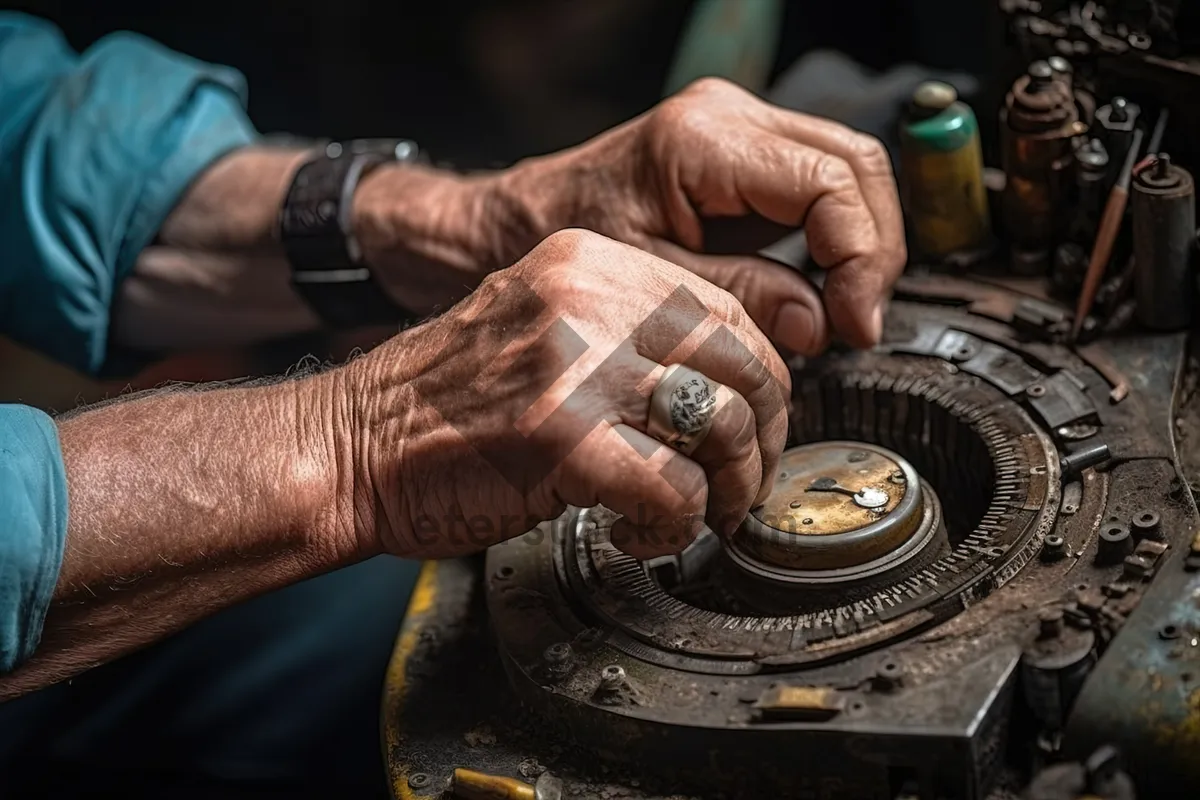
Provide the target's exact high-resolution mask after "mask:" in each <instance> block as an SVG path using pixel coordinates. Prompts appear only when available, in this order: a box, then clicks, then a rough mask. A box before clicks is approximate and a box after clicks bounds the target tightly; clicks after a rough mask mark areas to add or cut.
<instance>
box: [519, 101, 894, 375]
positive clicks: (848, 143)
mask: <svg viewBox="0 0 1200 800" xmlns="http://www.w3.org/2000/svg"><path fill="white" fill-rule="evenodd" d="M505 181H506V184H507V187H508V191H509V193H510V195H511V196H513V197H516V198H518V200H519V202H520V203H522V204H524V205H525V206H528V207H529V208H531V209H533V211H532V212H531V215H532V219H533V222H532V223H531V227H532V228H534V229H537V230H543V231H545V230H554V229H556V228H558V227H567V226H579V227H586V228H590V229H592V230H596V231H599V232H601V233H604V234H605V235H607V236H611V237H613V238H615V239H618V240H621V241H624V242H628V243H630V244H633V245H636V246H638V247H641V248H643V249H645V250H648V251H649V252H652V253H655V254H657V255H660V256H662V257H664V258H667V259H670V260H672V261H674V262H675V263H677V264H680V265H683V266H685V267H687V268H688V269H689V270H691V271H692V272H694V273H696V274H697V275H700V276H702V277H704V278H706V279H708V280H710V281H712V282H713V283H715V284H717V285H719V286H721V287H723V288H725V289H727V290H728V291H730V292H731V293H732V294H733V295H735V296H736V297H737V298H738V299H739V300H740V301H741V302H742V304H743V305H744V306H745V308H746V310H747V311H749V313H750V315H751V316H752V317H753V318H754V320H755V321H756V322H757V323H758V325H759V326H760V327H761V328H762V329H763V330H764V331H766V332H767V333H768V334H769V335H770V336H771V337H772V338H773V339H774V340H775V341H776V342H777V343H779V344H781V345H782V346H784V347H786V348H788V349H790V350H793V351H795V352H798V353H801V354H805V355H814V354H816V353H817V352H819V351H821V350H822V349H824V348H825V347H826V345H827V344H828V343H829V338H830V334H831V333H836V334H838V335H840V336H841V338H842V339H844V340H845V341H846V342H848V343H849V344H851V345H854V346H857V347H866V346H870V345H873V344H875V343H876V342H877V341H878V340H879V336H880V333H881V329H882V315H883V308H884V304H885V302H886V298H887V295H888V291H889V289H890V287H891V285H892V284H893V283H894V282H895V280H896V278H897V277H898V276H899V274H900V271H901V270H902V269H903V266H904V263H905V259H906V252H905V244H904V230H903V221H902V216H901V211H900V202H899V199H898V196H897V192H896V187H895V181H894V179H893V177H892V170H891V162H890V161H889V159H888V156H887V153H886V151H885V150H884V148H883V146H882V145H881V144H880V143H879V142H878V141H877V140H876V139H873V138H871V137H869V136H866V135H864V134H861V133H857V132H855V131H853V130H851V129H849V128H847V127H845V126H843V125H840V124H838V123H835V122H831V121H829V120H824V119H818V118H815V117H811V116H807V115H804V114H798V113H795V112H791V111H786V110H783V109H780V108H777V107H774V106H771V105H769V104H767V103H765V102H763V101H761V100H759V99H757V98H756V97H754V96H753V95H751V94H749V93H747V92H745V91H743V90H742V89H740V88H738V87H736V86H734V85H733V84H730V83H727V82H725V81H721V80H717V79H705V80H702V81H699V82H697V83H695V84H693V85H692V86H690V87H688V88H687V89H685V90H684V91H683V92H681V93H679V94H678V95H676V96H674V97H671V98H669V99H667V100H665V101H664V102H662V103H660V104H659V105H658V106H656V107H655V108H654V109H652V110H651V111H649V112H648V113H646V114H644V115H642V116H641V117H638V118H637V119H635V120H633V121H631V122H629V123H627V124H625V125H623V126H621V127H619V128H616V129H614V130H611V131H609V132H607V133H605V134H603V135H601V136H599V137H597V138H596V139H593V140H592V141H589V142H587V143H585V144H583V145H581V146H580V147H577V148H575V149H573V150H569V151H566V152H563V153H560V154H556V155H552V156H547V157H543V158H538V159H532V160H530V161H527V162H522V163H521V164H519V165H517V166H516V167H514V168H513V169H512V170H511V171H510V174H508V175H507V176H506V177H505ZM752 214H753V215H758V216H760V217H763V218H766V219H767V220H770V221H772V222H775V223H779V224H781V225H786V226H804V227H805V229H806V231H807V235H808V243H809V248H810V251H811V253H812V257H813V259H814V260H815V261H816V262H817V263H818V264H820V265H821V266H822V267H825V268H827V269H828V270H829V273H828V276H827V279H826V281H825V284H824V289H823V295H822V294H821V293H818V291H817V290H816V289H815V288H814V287H813V286H812V284H811V283H809V282H808V281H807V280H805V279H804V278H802V277H801V276H800V275H798V274H796V273H795V272H794V271H792V270H790V269H787V268H786V267H783V266H780V265H778V264H775V263H773V262H769V261H766V260H764V259H761V258H756V257H753V256H717V255H705V254H704V251H705V242H704V237H703V234H702V225H701V220H702V218H711V217H740V216H744V215H752ZM763 244H766V243H765V242H764V243H763Z"/></svg>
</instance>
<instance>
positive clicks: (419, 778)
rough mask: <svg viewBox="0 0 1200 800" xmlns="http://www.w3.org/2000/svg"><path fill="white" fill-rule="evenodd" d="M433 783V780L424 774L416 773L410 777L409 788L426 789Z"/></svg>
mask: <svg viewBox="0 0 1200 800" xmlns="http://www.w3.org/2000/svg"><path fill="white" fill-rule="evenodd" d="M431 783H433V778H431V777H430V776H429V775H428V774H427V773H424V772H414V773H413V774H412V775H409V776H408V788H410V789H426V788H428V787H429V784H431Z"/></svg>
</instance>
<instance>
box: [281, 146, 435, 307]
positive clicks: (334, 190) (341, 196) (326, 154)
mask: <svg viewBox="0 0 1200 800" xmlns="http://www.w3.org/2000/svg"><path fill="white" fill-rule="evenodd" d="M416 150H417V148H416V146H415V145H414V144H413V143H412V142H408V141H407V140H384V141H378V140H358V141H352V142H333V143H331V144H328V145H326V146H325V147H324V148H323V150H321V151H320V152H319V153H318V154H317V156H316V157H315V158H314V159H312V160H311V161H308V162H307V163H305V164H304V165H303V166H301V167H300V169H299V170H297V172H296V175H295V177H294V178H293V179H292V185H291V187H290V188H289V189H288V193H287V196H286V198H285V199H284V202H283V207H282V208H281V209H280V214H279V230H280V237H281V239H282V242H283V248H284V252H285V253H286V254H287V258H288V261H289V262H290V264H291V266H292V285H293V286H294V287H295V288H296V291H297V292H298V293H299V294H300V296H301V297H303V298H304V300H305V302H307V303H308V305H309V306H310V307H311V308H312V309H313V310H314V311H315V312H316V313H317V315H318V316H320V317H321V319H322V320H323V321H324V322H325V323H326V324H328V325H330V326H331V327H335V328H352V327H358V326H362V325H377V324H390V323H395V322H398V321H400V320H401V319H403V318H404V317H405V316H406V315H405V312H404V311H402V310H401V309H400V308H399V307H397V306H396V305H395V304H394V303H393V302H392V301H391V300H390V299H389V298H388V296H387V294H386V292H384V290H383V287H382V286H380V285H379V282H378V281H377V279H376V278H375V276H374V275H373V274H372V272H371V269H370V267H369V266H368V265H367V264H366V262H365V261H364V260H363V258H362V253H361V252H359V249H358V246H357V244H356V243H355V241H354V237H353V231H352V230H351V225H350V212H351V209H352V204H353V202H354V191H355V189H357V187H358V183H359V181H360V180H361V179H362V178H363V176H365V175H366V174H367V173H368V172H370V171H371V170H372V169H374V168H375V167H377V166H379V165H380V164H385V163H388V162H393V161H399V160H405V161H409V160H415V157H416Z"/></svg>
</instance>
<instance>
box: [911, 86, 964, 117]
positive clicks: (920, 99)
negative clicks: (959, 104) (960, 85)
mask: <svg viewBox="0 0 1200 800" xmlns="http://www.w3.org/2000/svg"><path fill="white" fill-rule="evenodd" d="M957 99H958V92H957V91H955V89H954V87H953V86H951V85H950V84H948V83H942V82H941V81H925V82H924V83H922V84H921V85H919V86H918V87H917V88H916V90H915V91H914V92H913V96H912V102H913V106H915V107H916V108H919V109H922V110H926V111H945V110H946V109H947V108H949V107H950V106H952V105H954V101H955V100H957Z"/></svg>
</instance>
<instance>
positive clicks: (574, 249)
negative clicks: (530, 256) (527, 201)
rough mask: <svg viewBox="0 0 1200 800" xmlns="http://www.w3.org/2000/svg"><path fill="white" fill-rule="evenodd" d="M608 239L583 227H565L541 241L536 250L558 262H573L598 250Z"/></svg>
mask: <svg viewBox="0 0 1200 800" xmlns="http://www.w3.org/2000/svg"><path fill="white" fill-rule="evenodd" d="M604 241H607V240H606V239H605V238H604V237H603V236H601V235H600V234H598V233H593V232H592V231H589V230H584V229H582V228H563V229H562V230H559V231H555V232H554V233H552V234H550V235H549V236H547V237H546V238H545V239H543V240H542V241H541V243H540V244H538V246H537V247H536V248H534V250H535V251H536V252H537V253H538V255H539V256H541V257H544V258H548V259H551V260H553V261H558V262H573V261H576V260H578V259H579V258H581V257H584V256H586V254H587V253H589V252H592V251H594V250H596V249H597V248H598V247H600V246H601V244H600V243H601V242H604Z"/></svg>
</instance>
